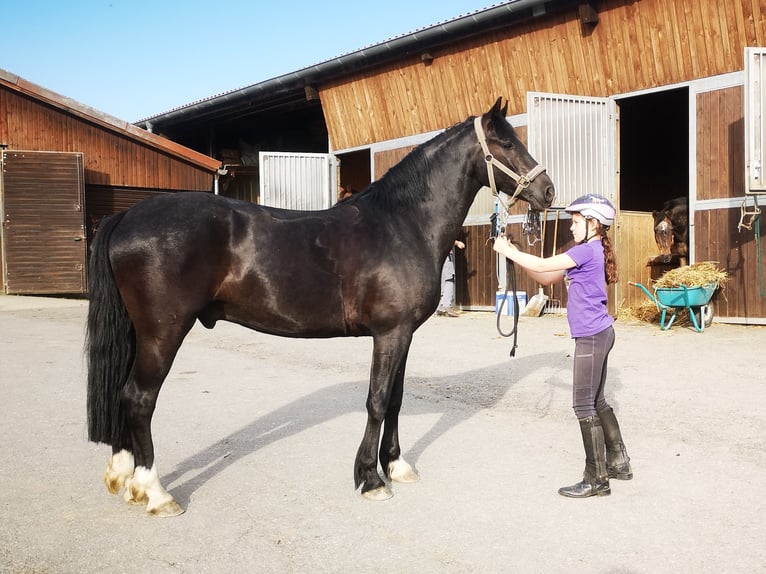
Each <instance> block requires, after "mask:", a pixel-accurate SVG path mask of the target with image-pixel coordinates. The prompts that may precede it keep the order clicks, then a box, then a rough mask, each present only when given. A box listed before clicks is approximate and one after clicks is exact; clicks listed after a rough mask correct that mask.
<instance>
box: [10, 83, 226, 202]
mask: <svg viewBox="0 0 766 574" xmlns="http://www.w3.org/2000/svg"><path fill="white" fill-rule="evenodd" d="M0 111H2V113H0V143H2V144H5V145H6V146H7V147H8V149H15V150H26V151H52V150H55V151H66V152H82V153H83V156H84V160H85V166H84V167H85V183H86V185H89V184H94V185H109V186H130V187H146V188H150V189H166V190H195V191H212V181H213V177H212V174H211V171H210V169H202V168H200V167H196V166H190V165H189V164H188V163H186V162H184V161H181V160H179V159H177V158H174V157H172V156H171V155H169V154H165V153H161V152H159V151H157V150H156V149H153V148H150V147H147V146H145V145H142V144H140V143H138V142H137V141H135V140H132V139H130V138H128V137H126V136H123V135H120V134H118V133H116V132H110V131H107V130H104V129H103V128H101V127H99V126H98V125H95V124H92V123H88V122H86V121H83V120H82V119H80V118H76V117H73V116H71V115H68V114H66V113H65V112H63V111H61V110H58V109H55V108H53V107H50V106H48V105H45V104H42V103H40V102H37V101H35V100H33V99H32V98H29V97H27V96H24V95H20V94H17V93H15V92H12V91H8V90H4V89H0Z"/></svg>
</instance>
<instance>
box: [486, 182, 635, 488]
mask: <svg viewBox="0 0 766 574" xmlns="http://www.w3.org/2000/svg"><path fill="white" fill-rule="evenodd" d="M565 211H567V212H569V213H571V214H572V225H571V227H570V231H571V232H572V235H573V237H574V241H575V246H574V247H572V248H571V249H569V250H568V251H566V253H562V254H560V255H555V256H553V257H537V256H535V255H531V254H529V253H524V252H522V251H519V250H518V248H517V247H516V246H515V245H513V244H512V243H511V242H509V241H508V239H506V238H505V237H499V238H497V239H496V240H495V246H494V249H495V251H497V252H498V253H500V254H502V255H504V256H505V257H507V258H508V259H510V260H512V261H513V262H514V263H518V264H519V265H520V266H521V267H523V268H524V269H525V271H527V273H528V274H529V275H530V276H531V277H532V278H533V279H535V280H537V281H539V282H540V283H542V284H544V285H550V284H551V283H556V282H558V281H561V279H566V281H567V283H568V290H567V319H568V321H569V329H570V332H571V335H572V338H573V339H574V340H575V355H574V369H573V379H574V385H573V392H572V408H573V409H574V412H575V415H577V418H578V419H579V421H580V431H581V433H582V440H583V446H584V448H585V471H584V472H583V479H582V481H581V482H578V483H577V484H574V485H572V486H564V487H561V488H560V489H559V494H561V495H563V496H569V497H572V498H585V497H588V496H605V495H608V494H610V493H611V491H610V488H609V478H610V477H611V478H617V479H620V480H630V479H631V478H633V472H632V470H631V468H630V458H629V457H628V454H627V452H626V450H625V445H624V444H623V442H622V436H621V434H620V426H619V424H618V423H617V418H616V417H615V415H614V411H613V410H612V408H611V407H610V406H609V404H608V403H607V402H606V398H605V397H604V386H605V384H606V365H607V359H608V357H609V351H611V350H612V346H613V345H614V328H613V326H612V323H613V322H614V319H613V318H612V317H611V316H610V315H609V313H608V312H607V307H606V303H607V298H606V286H607V285H608V284H610V283H615V282H616V281H617V264H616V261H615V257H614V251H613V250H612V242H611V240H610V239H609V238H608V237H607V235H606V232H607V231H608V230H609V228H610V227H611V226H612V225H613V223H614V217H615V209H614V206H613V205H612V204H611V203H610V202H609V200H608V199H606V198H605V197H602V196H600V195H594V194H589V195H584V196H582V197H579V198H577V199H575V200H574V201H573V202H572V203H571V204H570V205H569V206H568V207H567V208H566V209H565Z"/></svg>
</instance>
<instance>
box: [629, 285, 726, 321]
mask: <svg viewBox="0 0 766 574" xmlns="http://www.w3.org/2000/svg"><path fill="white" fill-rule="evenodd" d="M629 283H630V284H631V285H633V286H635V287H639V288H640V289H641V290H642V291H643V292H644V293H646V294H647V295H648V296H649V298H650V299H651V300H652V301H653V302H654V304H655V305H657V310H658V311H660V312H661V315H660V329H662V330H663V331H667V330H668V329H670V326H671V325H672V324H673V321H675V320H676V316H677V315H678V311H679V309H686V310H687V311H688V312H689V318H690V319H691V321H692V325H694V329H695V330H696V331H697V332H698V333H701V332H702V331H703V330H704V329H705V327H709V326H710V323H712V321H713V305H712V304H711V303H710V298H711V297H712V296H713V293H714V292H715V290H716V288H717V287H718V285H717V284H716V283H709V284H707V285H700V286H696V287H687V286H686V285H681V286H680V287H655V288H654V294H652V293H651V292H650V291H649V289H647V288H646V287H644V286H643V285H641V283H633V282H632V281H631V282H629ZM670 309H672V311H673V313H672V314H671V315H670V319H669V320H668V322H667V323H665V319H666V316H667V312H668V310H670Z"/></svg>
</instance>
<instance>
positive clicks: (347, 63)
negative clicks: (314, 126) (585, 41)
mask: <svg viewBox="0 0 766 574" xmlns="http://www.w3.org/2000/svg"><path fill="white" fill-rule="evenodd" d="M578 3H582V0H555V1H554V0H509V1H508V2H502V3H499V4H493V5H491V6H489V7H488V8H483V9H480V10H476V11H474V12H471V13H468V14H465V15H462V16H458V17H456V18H454V19H452V20H448V21H445V22H439V23H436V24H433V25H431V26H428V27H425V28H421V29H419V30H416V31H414V32H410V33H408V34H404V35H401V36H397V37H395V38H391V39H388V40H385V41H383V42H380V43H378V44H374V45H372V46H367V47H365V48H361V49H360V50H356V51H354V52H350V53H348V54H343V55H341V56H338V57H337V58H333V59H331V60H326V61H324V62H320V63H318V64H313V65H311V66H308V67H306V68H302V69H300V70H297V71H294V72H290V73H288V74H284V75H282V76H278V77H276V78H272V79H269V80H265V81H263V82H260V83H257V84H253V85H250V86H247V87H245V88H240V89H236V90H231V91H228V92H224V93H222V94H218V95H215V96H211V97H210V98H206V99H203V100H198V101H195V102H192V103H189V104H186V105H184V106H180V107H178V108H174V109H172V110H170V111H168V112H164V113H161V114H157V115H154V116H151V117H148V118H145V119H142V120H140V121H138V122H136V125H138V126H141V127H144V128H146V129H150V130H151V129H157V130H159V129H161V127H162V126H169V125H176V124H182V123H186V122H188V121H190V120H196V121H199V120H204V119H211V120H212V119H216V118H221V117H223V116H225V115H230V114H231V113H233V112H237V111H243V110H244V111H246V112H247V113H258V112H262V111H267V110H273V109H275V108H280V107H294V106H300V105H301V104H303V105H305V104H306V101H307V100H311V99H312V96H311V92H312V90H314V89H315V87H316V86H317V85H320V84H322V83H324V82H327V81H330V80H337V79H340V78H342V77H344V76H348V75H351V74H357V73H359V72H361V71H364V70H368V69H371V68H374V67H377V66H381V65H384V64H388V63H390V62H393V61H396V60H398V59H401V58H402V57H405V56H411V55H419V54H420V55H422V54H424V53H425V52H427V51H428V50H429V49H435V48H437V47H440V46H445V45H448V44H451V43H454V42H457V41H460V40H465V39H468V38H471V37H474V36H477V35H480V34H486V33H487V32H490V31H492V30H496V29H499V28H504V27H507V26H509V25H511V24H516V23H519V22H522V21H524V20H529V19H531V18H536V17H540V16H544V15H546V14H549V13H550V12H552V11H554V10H556V11H559V10H561V9H563V8H566V7H569V6H572V5H574V4H578Z"/></svg>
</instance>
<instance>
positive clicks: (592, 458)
mask: <svg viewBox="0 0 766 574" xmlns="http://www.w3.org/2000/svg"><path fill="white" fill-rule="evenodd" d="M580 431H581V432H582V443H583V446H584V447H585V471H584V472H583V475H582V482H578V483H577V484H573V485H572V486H562V487H561V488H559V494H560V495H562V496H569V497H571V498H586V497H588V496H606V495H608V494H611V492H612V491H611V490H610V489H609V476H608V475H607V472H606V447H605V445H604V431H603V429H602V428H601V421H600V420H599V418H598V417H597V416H596V417H586V418H584V419H580Z"/></svg>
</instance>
